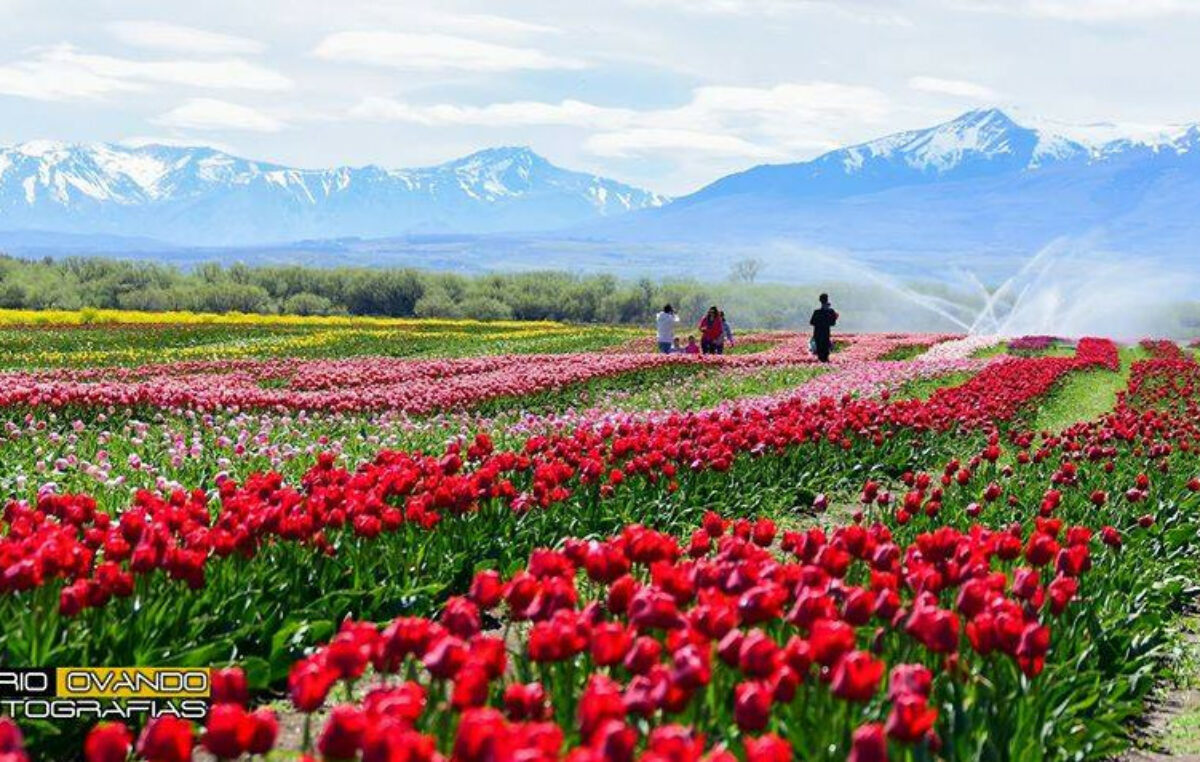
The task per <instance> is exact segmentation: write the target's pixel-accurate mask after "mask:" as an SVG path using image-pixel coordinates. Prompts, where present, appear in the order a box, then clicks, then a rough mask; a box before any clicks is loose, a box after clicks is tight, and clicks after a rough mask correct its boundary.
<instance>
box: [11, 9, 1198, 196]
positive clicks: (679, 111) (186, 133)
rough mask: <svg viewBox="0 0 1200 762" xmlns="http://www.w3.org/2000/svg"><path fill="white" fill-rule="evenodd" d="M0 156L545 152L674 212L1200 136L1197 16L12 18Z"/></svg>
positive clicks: (363, 156)
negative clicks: (853, 154)
mask: <svg viewBox="0 0 1200 762" xmlns="http://www.w3.org/2000/svg"><path fill="white" fill-rule="evenodd" d="M0 19H3V20H4V23H3V24H0V145H9V144H13V143H19V142H24V141H28V140H35V139H52V140H64V141H71V142H127V143H135V144H136V143H140V142H163V143H178V144H188V145H194V144H203V145H211V146H215V147H217V148H221V149H224V150H227V151H230V152H233V153H236V154H238V155H241V156H246V157H249V158H255V159H262V160H268V161H275V162H279V163H283V164H287V165H291V166H299V167H329V166H339V165H353V166H360V165H364V164H379V165H382V166H386V167H413V166H427V165H432V164H437V163H440V162H443V161H448V160H450V159H453V158H456V157H459V156H462V155H465V154H467V153H470V152H472V151H475V150H479V149H482V148H487V147H493V146H501V145H527V146H530V147H531V148H533V149H534V150H535V151H537V152H538V153H540V154H542V155H544V156H546V157H547V158H548V159H550V160H551V161H553V162H554V163H556V164H559V165H561V166H564V167H568V168H572V169H579V170H584V171H589V172H594V173H597V174H602V175H606V176H610V177H614V178H617V179H619V180H623V181H626V182H630V183H633V184H636V185H639V186H642V187H646V188H649V189H651V190H654V191H658V192H661V193H667V194H672V195H679V194H683V193H687V192H690V191H693V190H696V189H697V188H699V187H702V186H703V185H705V184H707V183H709V182H711V181H713V180H715V179H717V178H718V177H721V176H723V175H725V174H728V173H730V172H736V171H739V170H742V169H746V168H748V167H750V166H754V165H757V164H763V163H782V162H789V161H800V160H804V159H808V158H812V157H814V156H817V155H819V154H821V153H823V152H825V151H827V150H830V149H833V148H837V147H839V146H842V145H846V144H850V143H855V142H861V141H864V140H868V139H871V138H874V137H878V136H881V135H884V134H887V133H890V132H895V131H899V130H903V129H911V128H917V127H922V126H928V125H931V124H934V123H936V122H939V121H944V120H947V119H951V118H953V117H954V116H956V115H958V114H960V113H962V112H964V111H967V110H970V109H973V108H980V107H990V106H999V107H1002V108H1004V109H1006V110H1008V111H1010V113H1012V114H1013V115H1014V116H1015V117H1017V118H1018V120H1019V119H1020V117H1021V116H1022V115H1027V116H1030V117H1037V118H1041V119H1051V120H1058V121H1062V122H1071V123H1091V122H1116V123H1120V124H1128V125H1131V126H1132V125H1137V126H1139V127H1144V126H1159V125H1169V124H1178V123H1190V122H1195V121H1200V106H1197V104H1200V78H1198V77H1195V76H1193V75H1194V73H1195V72H1196V71H1197V70H1198V69H1200V46H1198V45H1196V44H1195V41H1196V40H1197V39H1200V0H589V1H585V0H505V2H496V1H495V0H491V1H485V0H438V1H437V2H420V1H418V0H395V1H393V2H384V1H383V0H379V1H376V2H368V1H365V0H364V1H362V2H359V1H356V0H339V1H338V2H330V1H329V0H286V1H284V0H256V2H253V3H249V2H244V1H242V0H238V1H234V0H203V1H202V2H195V1H194V0H193V2H178V1H177V0H148V1H146V2H138V1H129V2H120V1H116V0H86V1H78V0H54V1H52V2H47V0H0Z"/></svg>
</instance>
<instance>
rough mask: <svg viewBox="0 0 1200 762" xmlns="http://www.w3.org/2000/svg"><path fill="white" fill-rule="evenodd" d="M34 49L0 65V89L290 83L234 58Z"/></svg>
mask: <svg viewBox="0 0 1200 762" xmlns="http://www.w3.org/2000/svg"><path fill="white" fill-rule="evenodd" d="M34 52H35V53H36V55H35V56H34V57H33V58H30V59H28V60H24V61H15V62H12V63H9V64H5V65H3V66H0V93H5V94H8V95H17V96H20V97H23V98H34V99H37V100H49V101H55V100H70V99H75V98H100V97H103V96H105V95H108V94H110V93H116V92H122V91H136V90H144V89H146V88H147V86H148V85H151V84H159V85H187V86H190V87H198V88H212V89H242V90H287V89H289V88H291V87H292V82H291V80H289V79H288V78H287V77H284V76H283V75H282V74H279V73H278V72H276V71H273V70H271V69H267V68H264V67H262V66H258V65H257V64H253V63H249V62H247V61H244V60H242V59H239V58H225V59H217V60H205V61H191V60H176V61H139V60H133V59H128V58H117V57H114V56H106V55H97V54H92V53H85V52H83V51H80V50H79V49H78V48H76V47H75V46H73V45H70V44H68V43H61V44H58V45H54V46H51V47H48V48H41V49H37V50H35V51H34Z"/></svg>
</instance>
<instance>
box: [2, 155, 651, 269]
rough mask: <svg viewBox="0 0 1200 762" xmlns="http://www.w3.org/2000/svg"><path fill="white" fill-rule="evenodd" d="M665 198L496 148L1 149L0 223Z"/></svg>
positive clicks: (439, 221)
mask: <svg viewBox="0 0 1200 762" xmlns="http://www.w3.org/2000/svg"><path fill="white" fill-rule="evenodd" d="M665 201H666V199H665V198H664V197H662V196H659V195H657V194H654V193H650V192H648V191H644V190H641V189H639V188H634V187H631V186H628V185H624V184H622V183H618V182H616V181H613V180H608V179H605V178H602V177H597V176H595V175H589V174H584V173H581V172H572V171H568V170H565V169H561V168H559V167H556V166H554V165H553V164H551V163H550V162H549V161H547V160H546V159H544V158H542V157H541V156H539V155H538V154H536V153H534V152H533V151H531V150H530V149H528V148H494V149H488V150H484V151H479V152H477V153H473V154H471V155H470V156H466V157H464V158H461V159H458V160H456V161H451V162H448V163H445V164H440V165H438V166H434V167H428V168H421V169H384V168H382V167H377V166H366V167H357V168H356V167H337V168H333V169H318V170H307V169H295V168H291V167H284V166H280V165H277V164H269V163H265V162H258V161H251V160H248V159H242V158H238V157H236V156H231V155H229V154H227V153H224V152H221V151H217V150H214V149H211V148H202V147H183V148H181V147H175V146H165V145H144V146H138V147H132V146H124V145H114V144H96V145H76V144H66V143H58V142H51V141H41V140H39V141H31V142H28V143H24V144H20V145H17V146H13V147H11V148H7V149H3V150H0V230H7V231H15V230H24V231H39V232H41V233H47V232H49V233H65V234H85V235H96V234H99V235H109V236H113V235H115V236H127V237H136V238H143V239H144V238H149V239H154V240H157V241H159V242H165V243H169V244H176V245H185V246H230V245H232V246H239V245H259V244H264V243H275V242H286V241H295V240H298V239H306V238H339V237H346V236H357V237H380V236H389V235H397V234H410V233H472V234H474V233H489V232H500V231H515V230H537V229H544V228H555V227H562V226H564V225H571V224H574V223H578V222H583V221H587V220H591V219H596V218H603V217H606V216H610V215H615V214H621V213H624V212H628V211H630V210H636V209H643V208H646V207H651V206H658V205H661V204H663V203H664V202H665Z"/></svg>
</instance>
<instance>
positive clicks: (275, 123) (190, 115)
mask: <svg viewBox="0 0 1200 762" xmlns="http://www.w3.org/2000/svg"><path fill="white" fill-rule="evenodd" d="M153 121H154V123H155V124H159V125H162V126H164V127H178V128H182V129H189V130H244V131H248V132H279V131H280V130H282V129H283V128H284V126H285V125H284V123H283V122H281V121H280V120H278V119H276V118H275V117H273V116H270V115H268V114H264V113H263V112H261V111H258V110H257V109H254V108H251V107H250V106H242V105H240V104H237V103H230V102H228V101H222V100H217V99H216V98H193V99H191V100H189V101H187V102H186V103H184V104H183V105H181V106H177V107H176V108H174V109H171V110H170V111H168V112H167V113H165V114H163V115H161V116H159V117H157V118H155V119H154V120H153Z"/></svg>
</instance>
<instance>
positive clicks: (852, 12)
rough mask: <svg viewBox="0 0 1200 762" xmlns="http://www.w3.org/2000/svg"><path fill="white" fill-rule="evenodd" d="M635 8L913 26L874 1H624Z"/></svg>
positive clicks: (904, 18)
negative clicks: (827, 17)
mask: <svg viewBox="0 0 1200 762" xmlns="http://www.w3.org/2000/svg"><path fill="white" fill-rule="evenodd" d="M627 1H628V2H631V3H634V4H636V5H643V6H650V7H663V8H671V9H674V10H679V11H684V12H687V13H706V14H716V15H720V14H723V15H730V16H784V15H788V14H797V13H816V14H828V15H830V16H836V17H838V18H842V19H846V20H849V21H856V22H859V23H863V24H878V25H883V26H906V27H907V26H912V21H911V20H910V19H909V18H908V17H907V16H903V15H901V14H899V13H895V12H894V11H893V10H891V8H890V6H889V5H888V4H886V3H882V2H875V1H873V0H859V1H858V2H855V1H853V0H840V1H839V0H627Z"/></svg>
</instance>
